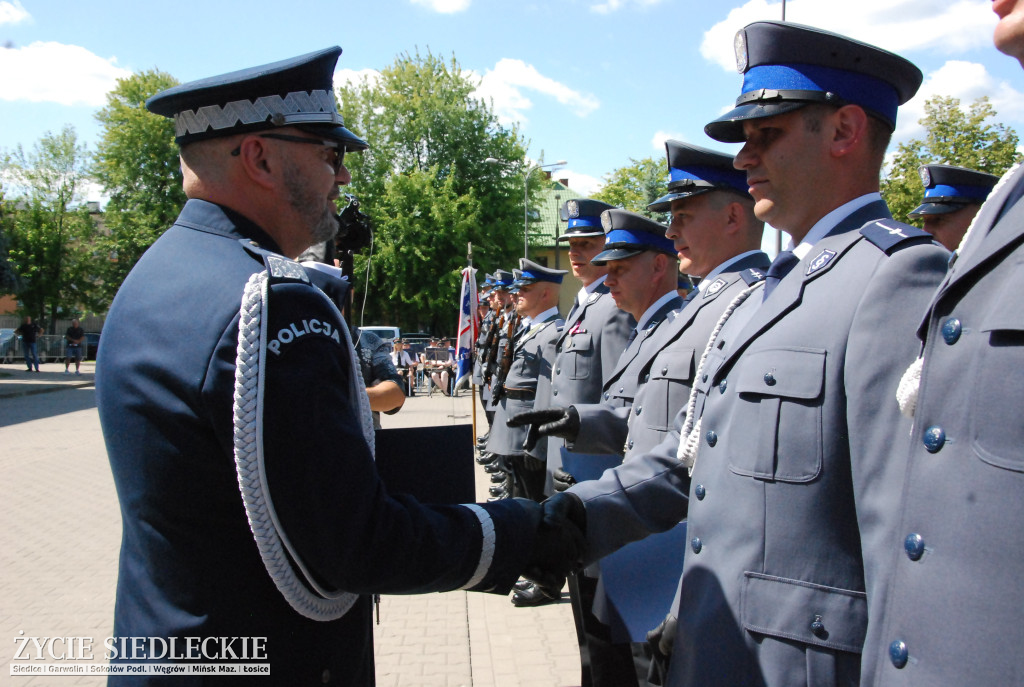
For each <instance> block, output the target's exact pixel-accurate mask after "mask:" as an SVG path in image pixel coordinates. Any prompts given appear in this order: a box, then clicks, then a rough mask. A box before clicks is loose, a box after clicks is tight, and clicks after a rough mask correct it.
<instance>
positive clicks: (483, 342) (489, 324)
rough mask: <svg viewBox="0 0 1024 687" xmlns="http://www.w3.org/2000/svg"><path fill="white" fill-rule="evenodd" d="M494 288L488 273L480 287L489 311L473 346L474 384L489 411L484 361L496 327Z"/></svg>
mask: <svg viewBox="0 0 1024 687" xmlns="http://www.w3.org/2000/svg"><path fill="white" fill-rule="evenodd" d="M493 289H494V275H493V274H488V275H486V277H485V278H484V283H483V285H482V287H481V289H480V296H479V300H480V305H481V307H483V306H486V307H487V312H486V313H485V314H484V316H483V317H481V318H480V330H479V332H478V333H477V337H476V342H475V344H474V346H473V377H472V382H473V386H475V387H476V388H477V389H478V393H479V394H480V405H481V406H482V408H483V410H484V412H485V413H486V411H487V399H486V398H485V397H484V361H485V360H486V358H487V342H488V339H489V337H490V335H491V329H492V328H493V327H494V319H495V317H496V313H495V311H494V308H492V307H491V292H492V290H493ZM485 417H486V418H487V431H488V432H490V428H491V417H490V416H489V415H485ZM476 443H477V446H478V447H483V446H486V445H487V433H486V432H485V433H484V434H483V436H480V437H477V440H476Z"/></svg>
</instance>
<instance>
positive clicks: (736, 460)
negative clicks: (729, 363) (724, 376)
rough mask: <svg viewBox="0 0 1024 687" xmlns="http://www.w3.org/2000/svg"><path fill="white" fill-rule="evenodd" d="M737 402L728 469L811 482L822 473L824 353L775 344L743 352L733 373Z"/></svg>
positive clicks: (729, 438) (780, 479) (741, 472)
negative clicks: (738, 399) (777, 346)
mask: <svg viewBox="0 0 1024 687" xmlns="http://www.w3.org/2000/svg"><path fill="white" fill-rule="evenodd" d="M735 376H736V379H735V380H727V382H728V384H729V386H732V385H733V384H735V389H736V393H738V394H739V396H740V402H739V404H738V407H737V408H736V410H735V412H736V413H738V414H737V415H735V416H734V417H733V418H732V420H733V421H732V423H731V426H730V435H729V437H728V441H729V442H730V444H731V445H732V447H733V448H732V450H730V451H729V460H730V463H729V469H730V470H732V471H733V472H734V473H736V474H738V475H746V476H748V477H755V478H757V479H767V480H778V481H780V482H810V481H811V480H813V479H814V478H816V477H817V476H818V474H819V473H820V472H821V463H822V439H821V436H822V427H821V403H822V398H823V396H824V394H823V391H824V387H825V351H824V350H819V349H809V348H776V349H768V350H761V351H757V352H754V353H750V354H748V355H746V356H744V358H743V361H742V363H741V368H740V369H739V370H737V371H736V375H735Z"/></svg>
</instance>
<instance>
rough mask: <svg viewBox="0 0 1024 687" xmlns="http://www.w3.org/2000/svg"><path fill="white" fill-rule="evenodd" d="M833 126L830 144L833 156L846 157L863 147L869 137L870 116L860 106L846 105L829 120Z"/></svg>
mask: <svg viewBox="0 0 1024 687" xmlns="http://www.w3.org/2000/svg"><path fill="white" fill-rule="evenodd" d="M828 121H829V122H830V123H831V126H832V140H831V141H830V142H829V144H830V149H831V152H832V155H833V156H835V157H844V156H846V155H848V154H849V153H850V152H851V151H853V150H855V149H857V148H858V147H859V146H860V145H862V144H863V143H864V142H865V141H866V139H867V136H868V114H867V113H866V112H865V111H864V108H862V107H860V106H859V105H844V106H843V107H840V108H839V109H837V110H836V111H835V112H833V113H832V114H831V116H830V118H829V120H828Z"/></svg>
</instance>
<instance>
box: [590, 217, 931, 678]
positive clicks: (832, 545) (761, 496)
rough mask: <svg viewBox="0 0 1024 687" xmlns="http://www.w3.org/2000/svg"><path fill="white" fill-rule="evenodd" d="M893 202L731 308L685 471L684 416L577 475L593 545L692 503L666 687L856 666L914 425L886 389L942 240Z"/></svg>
mask: <svg viewBox="0 0 1024 687" xmlns="http://www.w3.org/2000/svg"><path fill="white" fill-rule="evenodd" d="M888 215H889V213H888V210H887V208H886V207H885V205H884V203H882V202H874V203H871V204H869V205H868V206H866V207H864V208H861V209H860V210H858V211H855V212H854V213H853V214H851V215H850V216H849V217H847V218H846V219H845V220H843V221H841V222H840V223H838V225H837V226H836V227H835V228H834V229H833V230H832V231H831V232H830V234H829V235H828V236H827V237H826V238H824V239H822V240H821V241H819V242H818V243H817V244H816V245H815V246H814V247H813V249H812V250H811V251H810V253H809V254H808V255H807V256H806V257H805V258H804V259H803V260H801V261H800V263H799V264H797V266H796V267H795V268H794V269H793V271H792V272H791V273H790V274H789V276H788V277H787V278H785V279H783V280H782V282H781V283H780V284H779V286H778V287H777V288H776V289H775V291H774V292H773V293H772V295H771V297H770V298H769V299H768V300H767V301H766V302H764V303H763V304H762V303H760V302H759V294H758V293H755V294H754V295H753V296H752V299H748V300H747V301H746V302H745V303H744V305H743V306H741V307H740V308H739V309H737V311H736V312H735V313H734V315H733V317H732V318H730V320H729V322H728V323H727V324H726V325H725V327H724V328H723V330H722V332H721V335H720V337H719V341H720V342H721V345H722V347H723V348H722V349H721V350H719V352H718V354H717V355H715V356H714V357H709V361H708V363H707V364H706V368H705V370H703V371H702V373H701V376H700V378H699V379H698V380H697V389H698V392H699V394H700V396H699V398H698V401H699V402H698V407H697V412H696V414H698V415H700V414H702V415H703V417H702V419H701V426H700V436H701V440H700V450H699V453H698V456H697V462H696V465H695V466H694V471H693V478H692V482H691V480H690V479H689V478H688V477H687V470H686V468H685V467H684V466H683V465H682V464H681V463H679V461H678V460H677V459H676V450H677V448H678V442H679V437H678V427H679V426H680V425H681V424H682V420H683V418H682V417H681V416H679V417H677V420H676V431H674V432H673V433H670V435H669V438H668V439H666V441H665V442H663V443H662V444H660V445H659V446H658V447H657V448H656V449H655V450H654V451H653V452H652V453H651V454H650V455H648V456H644V457H642V458H639V459H636V460H632V461H630V462H629V463H626V464H624V465H623V466H621V467H620V468H618V469H616V470H615V471H614V472H612V473H610V474H607V473H606V475H605V477H603V478H602V479H601V480H598V481H597V482H595V483H585V484H580V485H576V486H575V487H573V488H572V489H573V491H574V492H575V493H577V494H578V495H580V496H581V497H582V498H583V499H584V501H585V503H586V506H587V531H588V541H589V534H590V532H592V531H594V532H600V531H601V530H602V529H604V528H614V529H615V537H616V538H617V541H616V540H615V539H612V538H608V537H605V538H604V540H603V541H597V542H591V543H592V544H593V546H592V551H589V552H588V557H592V556H593V557H597V556H601V555H603V554H602V551H604V553H607V551H608V550H614V549H615V548H618V546H621V545H622V544H623V543H625V542H628V541H632V540H633V539H637V538H640V537H642V536H644V535H645V533H647V532H651V531H662V530H665V529H668V528H669V527H672V526H673V525H675V524H676V523H677V522H678V521H679V520H680V519H681V518H682V517H685V516H686V515H687V510H688V511H689V512H688V515H689V532H688V537H689V538H690V548H689V550H688V551H687V552H686V560H685V564H684V571H683V577H682V580H681V592H680V594H679V595H678V598H679V600H680V606H679V608H678V609H677V610H676V615H677V617H678V619H679V625H678V630H677V634H676V640H675V644H674V647H673V655H672V660H671V663H670V666H669V671H670V675H669V684H670V685H674V686H678V685H736V684H752V685H756V684H765V685H791V684H805V683H806V684H833V683H836V684H855V683H856V682H857V681H858V680H859V676H860V652H861V649H862V646H863V643H864V638H865V633H866V630H867V602H866V594H867V593H871V592H872V591H874V590H875V589H876V588H877V586H878V584H879V570H878V557H879V556H880V551H882V550H883V549H885V548H886V547H885V546H884V542H885V541H886V537H887V534H888V533H889V532H891V531H892V529H894V527H895V525H894V523H893V517H892V515H891V510H892V502H893V501H894V500H895V499H897V498H898V494H897V493H895V492H894V490H893V486H892V485H893V484H898V483H899V480H898V477H896V475H894V474H892V473H893V470H894V466H893V465H892V462H891V461H888V460H887V449H888V448H889V447H890V446H891V443H892V442H893V441H894V437H901V436H906V433H907V432H908V431H909V422H907V421H905V419H902V418H901V416H900V415H899V412H898V410H897V408H896V402H895V393H896V388H897V386H898V383H899V380H900V377H901V375H902V374H903V371H904V370H905V369H906V367H907V365H909V364H910V362H911V361H912V360H913V359H914V357H915V355H916V352H917V351H916V347H915V346H914V345H913V338H912V333H913V330H914V327H915V326H916V320H917V319H918V318H919V313H920V312H921V310H922V309H923V307H924V305H925V304H926V303H927V299H928V297H929V296H930V294H931V292H932V290H933V289H934V287H935V285H937V284H938V283H939V281H940V280H941V278H942V275H943V273H944V272H945V266H946V258H947V255H948V253H947V252H946V251H945V250H944V249H942V248H941V247H939V246H937V245H936V244H934V243H933V242H932V241H931V240H930V237H928V236H927V235H926V234H924V232H921V231H920V230H916V229H914V228H913V227H908V226H906V225H902V224H899V223H896V222H893V221H892V220H891V219H888ZM880 217H881V218H885V219H883V220H882V221H880V222H869V220H871V219H873V218H880ZM865 222H868V223H867V224H865ZM862 225H863V228H861V229H860V230H859V231H858V228H859V227H862ZM896 472H897V473H898V470H896ZM691 486H692V488H691ZM688 496H689V498H688ZM609 547H610V548H609ZM862 550H863V551H864V552H866V554H864V555H862Z"/></svg>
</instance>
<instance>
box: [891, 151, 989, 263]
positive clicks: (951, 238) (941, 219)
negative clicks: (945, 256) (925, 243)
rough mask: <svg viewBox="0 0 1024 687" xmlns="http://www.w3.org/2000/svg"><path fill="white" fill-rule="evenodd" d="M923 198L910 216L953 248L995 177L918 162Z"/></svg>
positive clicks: (940, 241)
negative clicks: (922, 185) (921, 222)
mask: <svg viewBox="0 0 1024 687" xmlns="http://www.w3.org/2000/svg"><path fill="white" fill-rule="evenodd" d="M920 173H921V183H922V184H924V200H923V201H921V204H920V205H918V206H917V207H916V208H914V209H913V210H912V211H911V213H910V216H911V217H912V218H914V219H920V220H922V221H923V222H924V230H925V231H927V232H928V233H929V234H931V235H932V236H934V237H935V240H936V241H938V242H939V243H941V244H942V245H943V246H945V247H946V248H947V249H948V250H956V249H957V248H958V247H959V246H960V241H962V240H963V238H964V234H966V233H967V227H969V226H970V225H971V220H973V219H974V216H975V215H977V214H978V209H979V208H980V207H981V204H982V203H984V202H985V199H986V198H988V194H989V193H991V192H992V187H993V186H995V185H996V182H997V181H999V177H997V176H996V175H994V174H987V173H985V172H978V171H975V170H973V169H967V168H965V167H954V166H952V165H922V166H921V169H920Z"/></svg>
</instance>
